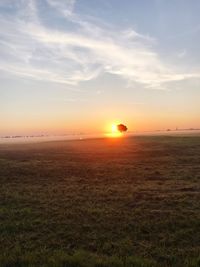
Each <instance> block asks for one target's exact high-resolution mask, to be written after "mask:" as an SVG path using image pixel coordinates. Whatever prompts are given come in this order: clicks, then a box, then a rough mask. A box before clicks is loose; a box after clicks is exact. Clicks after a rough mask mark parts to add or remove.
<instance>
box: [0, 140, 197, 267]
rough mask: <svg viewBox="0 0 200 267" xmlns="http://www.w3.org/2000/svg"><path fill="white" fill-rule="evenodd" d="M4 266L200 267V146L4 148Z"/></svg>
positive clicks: (0, 226)
mask: <svg viewBox="0 0 200 267" xmlns="http://www.w3.org/2000/svg"><path fill="white" fill-rule="evenodd" d="M0 266H1V267H23V266H24V267H25V266H30V267H36V266H37V267H40V266H50V267H64V266H66V267H87V266H88V267H94V266H95V267H128V266H131V267H142V266H143V267H150V266H152V267H153V266H160V267H167V266H169V267H171V266H175V267H184V266H187V267H189V266H190V267H197V266H200V137H198V136H196V137H195V136H193V137H188V136H185V137H184V136H174V137H173V136H156V137H153V136H151V137H150V136H149V137H147V136H146V137H130V138H120V139H114V138H113V139H93V140H92V139H91V140H79V141H57V142H46V143H38V144H24V145H22V144H12V145H9V144H4V145H3V144H2V145H1V146H0Z"/></svg>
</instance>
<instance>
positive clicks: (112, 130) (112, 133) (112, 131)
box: [106, 123, 122, 138]
mask: <svg viewBox="0 0 200 267" xmlns="http://www.w3.org/2000/svg"><path fill="white" fill-rule="evenodd" d="M106 136H107V137H111V138H116V137H121V136H122V133H120V132H119V130H118V129H117V123H112V124H110V126H109V128H108V131H107V133H106Z"/></svg>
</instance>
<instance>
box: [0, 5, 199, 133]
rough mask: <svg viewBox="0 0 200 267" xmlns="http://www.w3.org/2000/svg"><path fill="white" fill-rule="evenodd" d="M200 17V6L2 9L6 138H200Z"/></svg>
mask: <svg viewBox="0 0 200 267" xmlns="http://www.w3.org/2000/svg"><path fill="white" fill-rule="evenodd" d="M199 10H200V1H198V0H192V1H187V0H175V1H167V0H152V1H147V0H142V1H139V0H134V1H132V0H126V1H121V0H103V1H98V0H84V1H81V0H77V1H75V0H58V1H56V0H27V1H23V0H17V1H12V0H1V1H0V24H1V27H0V80H1V88H0V133H1V135H17V134H22V135H23V134H40V133H44V132H45V133H48V134H61V133H68V132H72V131H73V132H86V133H89V134H95V133H104V132H107V131H109V129H110V127H111V125H112V124H113V123H125V124H127V125H128V128H129V130H130V131H134V130H137V131H145V130H156V129H167V128H173V129H175V128H176V127H178V128H182V129H183V128H191V127H193V128H200V120H199V118H200V106H199V99H200V90H199V82H200V63H199V62H200V52H199V41H200V34H199V31H200V20H199Z"/></svg>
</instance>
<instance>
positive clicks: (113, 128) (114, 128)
mask: <svg viewBox="0 0 200 267" xmlns="http://www.w3.org/2000/svg"><path fill="white" fill-rule="evenodd" d="M111 131H112V133H117V132H119V131H118V129H117V125H116V124H112V125H111Z"/></svg>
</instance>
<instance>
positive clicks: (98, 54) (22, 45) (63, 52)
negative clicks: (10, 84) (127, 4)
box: [0, 0, 200, 89]
mask: <svg viewBox="0 0 200 267" xmlns="http://www.w3.org/2000/svg"><path fill="white" fill-rule="evenodd" d="M45 7H46V8H47V9H49V11H51V10H53V12H54V14H55V15H56V16H57V18H58V19H60V16H62V17H63V19H64V20H65V23H66V30H63V29H62V30H61V29H59V27H57V28H56V27H50V26H47V25H44V23H43V22H42V19H41V14H40V13H41V12H40V11H41V10H40V5H39V2H38V1H36V0H35V1H34V0H29V1H28V0H27V1H23V0H21V1H17V5H16V6H15V7H13V8H12V12H11V13H10V14H5V13H2V14H1V16H0V23H1V29H0V36H1V38H0V49H1V50H0V51H1V52H0V55H1V60H0V70H1V71H2V72H3V71H4V72H8V73H10V74H12V75H17V76H21V77H26V78H31V79H36V80H44V81H51V82H56V83H64V84H69V85H74V86H75V85H77V84H78V83H80V82H83V81H89V80H92V79H95V78H96V77H98V76H99V75H102V74H104V73H110V74H114V75H117V76H120V77H121V78H122V79H124V80H125V81H128V82H129V83H130V82H132V81H133V82H138V83H141V84H143V85H144V86H145V87H147V88H158V89H160V88H163V86H164V84H165V83H169V82H173V81H180V80H184V79H191V78H199V77H200V74H199V73H198V72H195V71H194V72H187V73H185V72H182V71H181V70H178V69H175V68H174V67H172V66H168V65H167V64H165V62H163V60H162V59H161V58H160V57H159V55H158V54H157V53H156V51H155V50H154V49H153V45H154V42H155V40H154V39H153V38H151V37H149V36H144V35H142V34H140V33H137V32H136V31H135V30H134V29H130V28H129V29H125V30H124V31H122V32H115V31H114V29H112V27H105V25H102V26H99V25H95V24H94V23H91V22H90V21H86V20H85V19H84V18H82V17H81V16H80V15H78V14H76V13H75V1H74V0H67V1H54V0H46V2H45ZM13 14H14V15H13ZM68 24H70V25H73V30H71V28H70V27H67V26H68Z"/></svg>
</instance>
